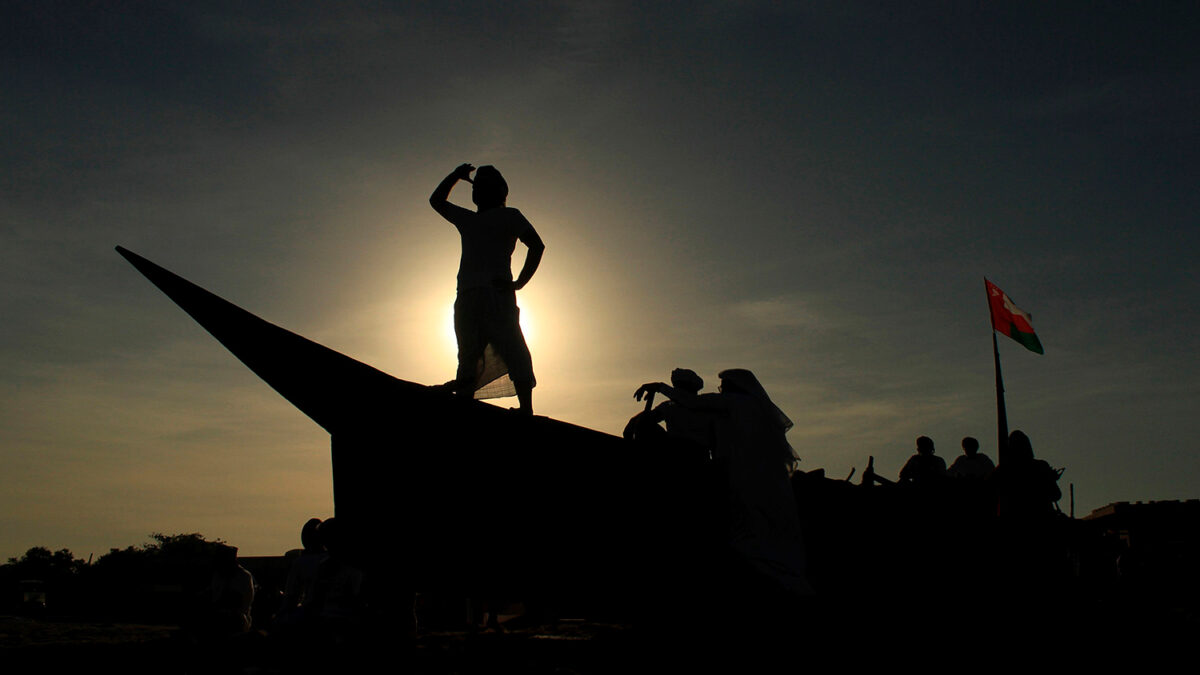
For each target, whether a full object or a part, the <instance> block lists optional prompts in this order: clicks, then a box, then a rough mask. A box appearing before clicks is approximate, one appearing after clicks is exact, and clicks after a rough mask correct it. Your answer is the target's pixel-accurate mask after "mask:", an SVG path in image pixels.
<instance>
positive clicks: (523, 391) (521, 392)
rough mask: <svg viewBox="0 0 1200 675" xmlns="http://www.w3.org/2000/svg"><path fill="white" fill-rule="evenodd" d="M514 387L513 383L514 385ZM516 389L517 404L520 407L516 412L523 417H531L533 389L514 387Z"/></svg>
mask: <svg viewBox="0 0 1200 675" xmlns="http://www.w3.org/2000/svg"><path fill="white" fill-rule="evenodd" d="M514 385H515V383H514ZM516 388H517V402H518V403H520V404H521V407H520V408H518V410H520V411H521V414H523V415H532V414H533V387H526V386H521V385H516Z"/></svg>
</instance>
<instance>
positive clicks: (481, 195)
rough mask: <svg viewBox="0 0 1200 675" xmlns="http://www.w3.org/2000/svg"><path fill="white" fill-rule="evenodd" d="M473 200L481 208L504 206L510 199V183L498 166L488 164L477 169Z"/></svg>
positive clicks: (472, 193) (472, 191) (472, 192)
mask: <svg viewBox="0 0 1200 675" xmlns="http://www.w3.org/2000/svg"><path fill="white" fill-rule="evenodd" d="M472 185H473V188H472V190H471V201H472V202H474V203H475V206H478V207H479V208H480V210H483V209H493V208H496V207H497V206H504V202H505V200H507V199H508V183H507V182H506V181H505V180H504V176H501V175H500V172H499V171H497V170H496V167H494V166H492V165H490V164H488V165H486V166H481V167H479V169H478V170H476V171H475V182H474V183H473V184H472Z"/></svg>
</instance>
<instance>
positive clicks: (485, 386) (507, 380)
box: [429, 164, 546, 414]
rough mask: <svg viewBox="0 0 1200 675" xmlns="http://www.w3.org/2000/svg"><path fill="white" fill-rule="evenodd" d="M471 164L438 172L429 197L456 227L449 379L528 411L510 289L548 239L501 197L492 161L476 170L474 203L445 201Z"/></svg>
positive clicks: (530, 382)
mask: <svg viewBox="0 0 1200 675" xmlns="http://www.w3.org/2000/svg"><path fill="white" fill-rule="evenodd" d="M472 171H474V167H472V166H471V165H470V164H462V165H460V166H459V167H458V168H456V169H455V170H454V171H453V172H451V174H450V175H449V176H446V178H445V179H444V180H442V182H441V184H439V185H438V186H437V189H436V190H434V191H433V195H431V196H430V197H429V204H430V205H431V206H433V208H434V210H435V211H437V212H438V213H439V214H441V216H442V217H443V218H445V219H446V220H448V221H450V222H451V223H452V224H453V225H454V227H456V228H457V229H458V233H459V235H460V237H461V238H462V257H461V258H460V260H459V266H458V297H457V299H456V300H455V301H454V334H455V336H456V337H457V339H458V374H457V375H456V377H455V379H454V380H453V382H452V383H447V385H445V386H448V387H449V388H451V389H452V390H453V391H454V392H455V393H457V394H458V395H460V396H464V397H472V396H473V397H475V398H497V397H502V396H512V395H513V394H514V393H515V394H516V396H517V400H518V401H519V402H520V407H521V408H520V409H521V412H523V413H525V414H533V402H532V400H533V387H534V386H535V385H536V380H535V379H534V376H533V360H532V358H531V357H530V354H529V347H528V346H527V345H526V344H525V336H524V334H523V333H522V332H521V323H520V309H518V307H517V296H516V292H517V291H519V290H521V289H522V288H524V287H525V284H527V283H529V280H530V279H531V278H533V274H534V272H536V271H537V268H538V264H539V263H540V262H541V260H542V252H543V251H545V249H546V246H545V245H544V244H543V243H542V240H541V237H539V236H538V233H537V231H536V230H534V229H533V225H530V224H529V221H528V220H526V219H525V216H523V215H521V212H520V211H518V210H516V209H514V208H511V207H508V206H506V205H505V201H506V200H507V198H508V183H506V182H505V180H504V177H503V176H501V175H500V172H499V171H497V170H496V169H495V168H494V167H491V166H482V167H480V168H479V170H478V171H476V173H475V180H474V181H473V189H472V191H471V201H473V202H474V203H475V205H476V207H477V210H476V211H471V210H468V209H465V208H463V207H461V206H456V205H454V204H451V203H450V202H449V201H447V199H448V198H449V196H450V190H451V189H452V188H453V187H454V184H455V183H457V182H458V181H459V180H460V179H461V180H467V181H470V180H471V172H472ZM518 240H520V241H521V242H522V243H523V244H525V246H526V247H528V249H529V250H528V252H527V253H526V255H525V263H524V265H523V266H522V267H521V273H520V274H519V275H518V276H517V279H516V281H513V278H512V254H513V250H514V248H515V247H516V243H517V241H518Z"/></svg>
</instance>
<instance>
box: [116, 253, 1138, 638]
mask: <svg viewBox="0 0 1200 675" xmlns="http://www.w3.org/2000/svg"><path fill="white" fill-rule="evenodd" d="M118 250H119V251H120V252H121V254H122V255H123V256H125V257H126V258H127V259H128V260H129V261H130V262H131V263H132V264H134V265H135V266H136V267H137V268H138V269H139V270H140V271H141V272H142V273H143V274H145V275H146V276H147V277H148V278H149V279H150V280H151V281H152V282H154V283H155V284H156V285H157V286H158V287H159V288H160V289H162V290H163V291H164V292H165V293H166V294H167V295H168V296H169V297H171V299H172V300H174V301H175V302H176V303H177V304H178V305H179V306H180V307H182V308H183V309H184V310H185V311H186V312H188V313H189V314H190V315H191V316H192V317H193V318H195V319H196V320H197V321H198V322H199V323H200V324H201V325H202V326H204V328H206V329H207V330H208V331H209V332H210V333H212V334H213V335H214V337H216V338H217V339H218V340H219V341H220V342H221V343H222V344H224V345H225V346H226V347H227V348H229V350H230V351H231V352H233V354H234V355H235V356H236V357H237V358H239V359H240V360H242V361H243V363H245V364H246V365H247V366H248V367H249V368H251V370H253V371H254V372H255V373H257V374H258V375H259V376H260V377H262V378H263V379H264V380H265V381H266V382H267V383H268V384H270V385H271V386H272V387H274V388H275V389H276V390H277V391H278V392H279V393H280V394H282V395H283V396H284V397H285V398H287V399H288V400H289V401H291V402H292V403H293V404H295V405H296V406H297V407H298V408H299V409H300V410H301V411H303V412H304V413H305V414H306V415H308V416H309V417H311V418H312V419H313V420H314V421H316V422H317V423H318V424H320V425H321V426H322V427H323V428H325V429H326V430H328V431H329V432H330V434H331V437H332V457H333V479H334V501H335V509H336V517H337V520H338V521H339V523H340V528H339V529H340V530H341V532H342V535H341V536H342V542H343V544H342V546H343V548H342V552H341V553H340V555H341V556H342V559H343V560H344V561H345V565H347V566H350V567H353V568H354V569H356V570H359V571H361V573H362V584H361V594H362V612H363V615H362V616H363V622H362V628H361V630H359V631H358V632H357V634H356V635H355V637H356V638H360V639H361V640H362V642H358V643H356V644H358V645H362V646H361V647H355V648H353V649H351V653H353V654H359V653H362V652H361V650H371V649H379V648H382V647H381V645H387V646H388V647H387V648H393V647H396V646H397V645H399V646H400V647H398V648H401V649H408V647H404V645H412V644H414V643H413V642H412V640H411V637H412V635H413V626H412V621H411V616H412V612H411V608H412V606H413V600H414V597H415V596H416V594H417V593H420V594H421V596H422V597H434V596H440V597H462V598H468V597H474V598H493V599H495V598H508V599H520V600H522V601H523V603H524V604H525V606H526V608H527V611H526V617H527V620H528V621H530V622H534V623H537V622H551V623H552V622H553V621H554V620H555V619H559V618H565V617H586V618H588V619H589V620H591V621H594V622H595V621H599V622H608V623H612V624H617V625H622V626H630V627H631V631H630V632H628V633H623V638H622V639H624V640H628V641H629V642H630V643H632V644H638V645H642V646H646V645H653V646H654V648H655V649H656V650H658V651H660V652H661V651H670V650H671V649H673V648H677V647H678V648H683V649H682V651H681V653H686V654H706V653H715V652H720V653H742V652H745V650H746V649H748V648H749V647H753V650H752V653H754V654H765V653H769V652H773V651H775V650H784V651H788V650H793V649H795V648H797V647H802V646H803V645H804V643H806V642H809V641H811V640H820V641H821V643H822V644H823V645H824V647H825V648H827V649H833V648H837V647H839V646H844V647H850V646H852V645H856V644H858V643H859V642H860V641H862V640H869V641H875V642H876V643H879V644H884V643H886V644H888V645H890V646H900V645H903V644H907V643H908V641H909V640H915V639H918V638H919V637H920V636H921V635H922V634H923V633H924V632H926V631H927V630H928V629H929V626H937V627H938V629H939V630H940V631H942V634H943V635H946V634H947V633H950V634H957V633H961V635H960V637H963V638H967V637H969V636H970V635H975V634H977V633H984V634H988V635H992V636H995V637H996V638H997V639H1005V640H1014V641H1020V640H1024V641H1028V640H1030V639H1031V637H1037V638H1038V639H1048V638H1049V637H1050V636H1054V635H1060V636H1061V635H1066V634H1069V635H1070V636H1071V639H1083V638H1085V637H1087V636H1090V635H1092V633H1093V631H1094V630H1095V629H1097V628H1098V626H1099V625H1100V624H1102V623H1103V622H1104V621H1106V620H1109V619H1112V618H1114V617H1121V616H1123V614H1122V612H1123V611H1124V609H1125V606H1123V605H1122V604H1121V600H1120V599H1119V598H1118V597H1116V596H1115V595H1113V593H1112V592H1111V591H1112V588H1111V587H1109V586H1106V585H1105V581H1104V578H1105V577H1104V572H1103V571H1102V570H1103V564H1102V561H1103V556H1102V555H1099V554H1096V551H1098V550H1100V549H1099V545H1098V544H1097V535H1096V534H1095V533H1093V532H1091V531H1090V530H1089V529H1088V528H1087V527H1086V525H1085V524H1083V523H1080V522H1078V521H1072V520H1070V519H1067V518H1065V517H1064V516H1061V514H1054V513H1050V514H1045V515H1038V516H1036V524H1031V523H1030V522H1029V521H1022V520H1021V519H1020V518H1009V519H1004V518H1000V517H999V516H998V515H997V512H996V510H995V509H994V508H991V505H990V504H991V503H990V502H989V501H988V500H987V499H980V498H979V494H980V493H979V492H978V491H977V490H974V491H967V490H965V489H964V485H965V482H963V481H935V482H933V483H931V484H929V485H921V486H918V485H915V484H914V485H876V484H875V483H878V482H885V481H879V480H875V479H874V476H873V470H870V469H869V470H868V471H866V472H864V483H865V484H862V485H853V484H851V483H850V482H848V481H841V480H832V479H829V478H826V477H825V476H824V474H823V472H821V471H819V470H817V471H812V472H809V473H804V472H795V473H794V474H793V475H792V477H791V479H790V483H789V487H790V489H791V495H790V496H791V497H792V498H793V499H794V503H795V509H796V511H795V515H796V516H797V517H798V520H799V526H800V532H801V537H802V539H803V544H804V548H805V551H806V554H807V561H806V576H807V581H808V582H809V583H810V584H811V588H812V590H813V591H815V594H812V595H805V594H798V593H795V592H787V590H786V589H785V588H784V586H783V585H781V583H780V581H779V579H780V577H779V576H778V575H772V574H764V573H763V570H762V564H763V563H764V562H765V563H766V564H770V558H769V557H768V558H765V559H763V558H759V559H757V561H756V560H755V559H751V558H748V557H747V556H746V555H745V552H744V551H739V550H738V548H737V547H736V546H734V545H731V541H730V532H735V531H737V525H736V524H735V523H733V522H732V521H733V519H735V518H736V517H737V513H736V511H734V510H731V504H734V503H737V501H738V500H736V499H733V500H731V495H734V494H735V493H736V487H734V486H736V480H733V479H731V475H730V471H731V467H730V462H729V461H728V460H727V459H726V458H721V457H719V456H718V457H716V459H715V460H714V459H710V457H709V453H706V452H696V451H695V445H694V444H687V443H673V442H662V441H661V438H657V437H656V436H655V434H654V433H653V432H650V433H649V434H648V437H646V438H641V439H638V438H635V439H633V440H624V439H621V438H618V437H615V436H611V435H608V434H604V433H600V432H597V431H593V430H590V429H585V428H582V427H578V426H575V425H571V424H566V423H563V422H559V421H556V420H552V419H547V418H543V417H531V416H526V415H522V414H518V413H516V412H512V411H508V410H502V409H499V408H496V407H494V406H490V405H487V404H484V403H481V402H478V401H473V400H467V399H464V398H462V397H456V396H452V395H450V394H447V393H444V392H440V391H438V390H435V389H430V388H428V387H425V386H422V385H419V384H416V383H411V382H405V381H403V380H398V379H396V378H393V377H391V376H389V375H386V374H384V373H382V372H380V371H378V370H376V369H374V368H371V367H370V366H367V365H365V364H362V363H360V362H358V361H355V360H353V359H350V358H349V357H346V356H344V355H342V354H339V353H337V352H334V351H332V350H330V349H328V348H326V347H323V346H321V345H318V344H316V343H314V342H312V341H310V340H307V339H305V338H303V337H300V336H298V335H295V334H294V333H291V332H288V331H286V330H284V329H282V328H279V327H277V326H274V325H272V324H270V323H268V322H266V321H264V320H262V319H260V318H258V317H256V316H254V315H252V314H250V313H248V312H246V311H245V310H242V309H240V308H238V307H236V306H234V305H232V304H230V303H228V302H226V301H224V300H222V299H221V298H218V297H217V296H215V295H213V294H211V293H209V292H207V291H205V290H203V289H201V288H199V287H198V286H195V285H194V284H191V283H190V282H188V281H186V280H184V279H182V278H180V277H178V276H176V275H174V274H172V273H170V272H168V271H166V270H164V269H163V268H161V267H158V266H157V265H154V264H153V263H150V262H149V261H147V260H145V259H144V258H140V257H139V256H136V255H135V254H132V253H130V252H128V251H126V250H124V249H118ZM750 389H752V388H748V389H746V391H745V392H744V393H741V394H739V395H740V396H745V397H746V398H745V399H744V400H743V399H737V400H733V399H726V400H724V402H720V401H714V402H713V403H715V405H716V407H720V406H721V405H724V406H727V407H728V406H735V407H736V406H740V405H742V404H743V403H746V404H747V405H750V406H755V405H758V404H755V403H754V400H755V394H754V393H753V392H752V391H751V390H750ZM660 391H661V390H660ZM764 395H765V394H764ZM676 402H678V401H676ZM747 410H748V411H747V412H746V418H747V419H749V418H751V417H756V416H761V415H764V414H765V413H764V412H763V411H766V410H768V408H766V407H765V404H764V405H761V406H758V407H757V408H754V407H752V408H748V409H747ZM764 419H765V418H764ZM752 433H762V432H761V431H760V432H752ZM771 433H772V437H774V433H775V432H771ZM779 436H780V438H782V433H781V432H780V434H779ZM785 445H786V442H784V443H783V444H782V445H780V446H779V450H780V452H779V453H778V454H779V457H778V459H779V463H778V464H779V466H780V470H781V471H782V470H783V468H782V467H783V463H784V459H785V458H784V457H783V450H784V447H783V446H785ZM997 470H999V467H998V469H997ZM1016 473H1017V474H1021V473H1022V472H1019V471H1018V472H1016ZM784 475H786V474H784ZM743 502H744V500H743ZM498 505H499V506H498ZM785 576H786V575H785ZM1098 622H1100V623H1098ZM1147 625H1148V624H1140V625H1139V626H1140V627H1141V628H1145V627H1146V626H1147ZM1122 626H1123V627H1124V626H1127V627H1129V628H1130V629H1131V630H1132V629H1134V628H1136V627H1135V626H1133V625H1131V623H1130V622H1129V621H1128V620H1127V619H1126V620H1124V622H1123V623H1122ZM404 636H408V637H404ZM351 642H352V643H353V642H354V641H351Z"/></svg>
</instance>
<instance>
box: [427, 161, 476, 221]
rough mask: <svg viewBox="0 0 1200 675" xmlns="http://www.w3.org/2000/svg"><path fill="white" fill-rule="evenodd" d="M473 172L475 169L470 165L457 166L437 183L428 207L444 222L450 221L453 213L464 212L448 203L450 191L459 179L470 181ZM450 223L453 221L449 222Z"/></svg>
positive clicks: (459, 207) (430, 196)
mask: <svg viewBox="0 0 1200 675" xmlns="http://www.w3.org/2000/svg"><path fill="white" fill-rule="evenodd" d="M474 170H475V167H473V166H471V165H470V164H460V165H458V167H457V168H455V169H454V171H451V172H450V175H449V176H446V177H445V178H443V179H442V182H441V183H438V186H437V187H436V188H435V189H434V191H433V194H431V195H429V205H430V206H432V207H433V210H434V211H437V212H438V213H440V214H441V215H442V217H443V218H445V219H446V220H451V217H452V215H453V213H454V212H455V211H457V210H465V209H463V208H462V207H461V206H455V205H454V204H451V203H450V201H449V199H450V190H451V189H452V188H453V187H454V184H455V183H457V182H458V181H459V180H460V179H461V180H465V181H470V180H471V172H472V171H474ZM451 222H453V221H452V220H451Z"/></svg>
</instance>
